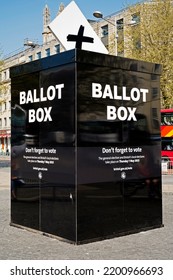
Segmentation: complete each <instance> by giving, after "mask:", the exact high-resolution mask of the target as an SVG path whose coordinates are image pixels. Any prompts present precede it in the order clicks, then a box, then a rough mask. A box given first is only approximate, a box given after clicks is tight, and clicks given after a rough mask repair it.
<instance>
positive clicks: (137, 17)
mask: <svg viewBox="0 0 173 280" xmlns="http://www.w3.org/2000/svg"><path fill="white" fill-rule="evenodd" d="M133 22H134V24H138V23H140V13H136V14H133V15H132V23H133Z"/></svg>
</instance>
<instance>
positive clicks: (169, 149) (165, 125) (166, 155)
mask: <svg viewBox="0 0 173 280" xmlns="http://www.w3.org/2000/svg"><path fill="white" fill-rule="evenodd" d="M161 138H162V161H166V162H168V166H171V167H173V109H162V110H161Z"/></svg>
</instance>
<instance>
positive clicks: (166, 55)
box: [126, 0, 173, 108]
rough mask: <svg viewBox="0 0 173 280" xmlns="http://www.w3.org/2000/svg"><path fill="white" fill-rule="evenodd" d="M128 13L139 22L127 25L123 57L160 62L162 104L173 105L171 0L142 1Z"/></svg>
mask: <svg viewBox="0 0 173 280" xmlns="http://www.w3.org/2000/svg"><path fill="white" fill-rule="evenodd" d="M128 13H129V15H131V16H132V19H133V18H137V19H138V22H137V23H136V24H134V25H133V26H131V27H129V28H127V29H126V38H127V39H126V43H127V44H126V57H131V58H135V59H140V60H145V61H150V62H153V63H159V64H162V69H163V70H162V75H161V83H160V88H161V97H162V100H161V101H162V104H161V105H162V107H163V108H170V107H173V1H171V0H152V1H145V2H143V3H140V4H137V5H135V6H132V7H129V9H128ZM139 19H140V20H139Z"/></svg>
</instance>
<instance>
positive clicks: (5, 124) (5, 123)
mask: <svg viewBox="0 0 173 280" xmlns="http://www.w3.org/2000/svg"><path fill="white" fill-rule="evenodd" d="M4 126H5V127H6V126H7V118H4Z"/></svg>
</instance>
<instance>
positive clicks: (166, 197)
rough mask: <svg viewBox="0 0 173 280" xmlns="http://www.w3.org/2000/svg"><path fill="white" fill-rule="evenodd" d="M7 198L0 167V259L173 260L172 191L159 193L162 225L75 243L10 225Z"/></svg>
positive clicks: (4, 173) (6, 172)
mask: <svg viewBox="0 0 173 280" xmlns="http://www.w3.org/2000/svg"><path fill="white" fill-rule="evenodd" d="M9 201H10V200H9V168H0V259H1V260H16V259H18V260H28V259H32V260H41V259H42V260H50V259H52V260H92V259H93V260H101V259H102V260H121V259H126V260H128V259H129V260H134V259H137V260H141V259H146V260H153V259H155V260H161V259H165V260H173V218H172V216H173V192H168V191H167V192H164V193H163V223H164V227H162V228H158V229H153V230H150V231H146V232H141V233H137V234H132V235H128V236H123V237H118V238H113V239H108V240H103V241H98V242H94V243H89V244H84V245H79V246H76V245H72V244H69V243H65V242H62V241H59V240H57V239H54V238H49V237H46V236H44V235H43V234H41V233H39V232H36V233H35V232H32V231H27V230H24V229H20V228H16V227H13V226H10V225H9V223H10V202H9Z"/></svg>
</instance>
